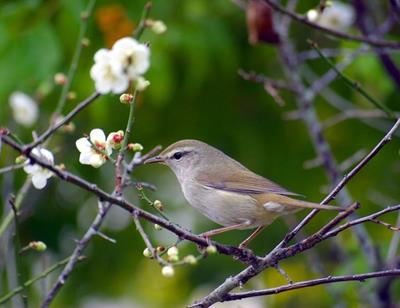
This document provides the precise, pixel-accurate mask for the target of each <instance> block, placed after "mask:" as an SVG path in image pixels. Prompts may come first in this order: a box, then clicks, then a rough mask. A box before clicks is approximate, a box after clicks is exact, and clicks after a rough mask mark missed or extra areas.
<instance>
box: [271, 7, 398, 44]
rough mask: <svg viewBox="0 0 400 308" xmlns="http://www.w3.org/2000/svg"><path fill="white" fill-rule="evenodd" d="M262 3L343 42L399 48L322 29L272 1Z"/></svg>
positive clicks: (384, 42) (362, 37)
mask: <svg viewBox="0 0 400 308" xmlns="http://www.w3.org/2000/svg"><path fill="white" fill-rule="evenodd" d="M264 1H265V2H266V3H268V4H269V5H270V6H271V7H272V8H273V9H275V10H277V11H279V12H280V13H282V14H284V15H287V16H290V17H291V18H292V19H293V20H296V21H298V22H301V23H303V24H305V25H307V26H309V27H312V28H315V29H317V30H320V31H321V32H323V33H326V34H329V35H331V36H334V37H338V38H342V39H345V40H350V41H356V42H360V43H365V44H369V45H373V46H377V47H390V48H395V49H398V48H400V43H399V42H394V41H386V40H378V39H375V38H370V37H364V36H358V35H351V34H348V33H344V32H340V31H337V30H334V29H331V28H326V27H322V26H320V25H318V24H316V23H314V22H311V21H309V20H308V19H307V17H306V16H302V15H298V14H296V13H294V12H291V11H289V10H287V9H285V8H284V7H282V6H280V5H279V4H277V3H276V2H275V1H273V0H264Z"/></svg>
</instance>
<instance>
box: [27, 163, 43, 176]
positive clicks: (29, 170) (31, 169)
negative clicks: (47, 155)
mask: <svg viewBox="0 0 400 308" xmlns="http://www.w3.org/2000/svg"><path fill="white" fill-rule="evenodd" d="M39 168H40V167H39V166H38V165H36V164H35V165H32V164H30V163H28V164H26V165H25V166H24V171H25V172H26V173H28V174H34V173H37V172H38V171H39Z"/></svg>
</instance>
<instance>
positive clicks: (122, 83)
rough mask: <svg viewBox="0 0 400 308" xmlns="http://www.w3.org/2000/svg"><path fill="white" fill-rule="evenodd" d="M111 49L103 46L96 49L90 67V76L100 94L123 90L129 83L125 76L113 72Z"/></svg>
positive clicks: (114, 70) (116, 92)
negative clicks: (92, 63)
mask: <svg viewBox="0 0 400 308" xmlns="http://www.w3.org/2000/svg"><path fill="white" fill-rule="evenodd" d="M111 58H112V56H111V51H110V50H108V49H105V48H102V49H100V50H98V51H97V52H96V53H95V55H94V62H95V63H94V65H93V66H92V68H91V69H90V77H92V79H93V80H94V82H95V87H96V90H97V91H98V92H99V93H101V94H106V93H109V92H113V93H115V94H118V93H122V92H124V91H125V90H126V89H127V88H128V85H129V80H128V78H127V76H125V75H123V74H119V73H115V72H116V69H113V68H112V59H111Z"/></svg>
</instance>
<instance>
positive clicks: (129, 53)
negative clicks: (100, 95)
mask: <svg viewBox="0 0 400 308" xmlns="http://www.w3.org/2000/svg"><path fill="white" fill-rule="evenodd" d="M111 66H112V69H113V71H114V74H116V75H120V74H122V75H125V76H127V77H128V78H129V80H135V79H136V78H138V77H139V76H141V75H143V74H144V73H145V72H146V71H147V70H148V68H149V66H150V49H149V47H148V46H146V45H144V44H141V43H139V42H138V41H137V40H135V39H133V38H131V37H124V38H122V39H119V40H118V41H116V42H115V44H114V45H113V47H112V49H111Z"/></svg>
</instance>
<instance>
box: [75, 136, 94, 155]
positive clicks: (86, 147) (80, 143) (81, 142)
mask: <svg viewBox="0 0 400 308" xmlns="http://www.w3.org/2000/svg"><path fill="white" fill-rule="evenodd" d="M75 145H76V147H77V149H78V151H79V152H81V153H84V152H89V151H91V149H92V145H91V144H90V142H89V140H87V139H86V138H79V139H78V140H76V142H75Z"/></svg>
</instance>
